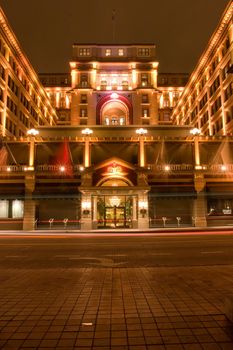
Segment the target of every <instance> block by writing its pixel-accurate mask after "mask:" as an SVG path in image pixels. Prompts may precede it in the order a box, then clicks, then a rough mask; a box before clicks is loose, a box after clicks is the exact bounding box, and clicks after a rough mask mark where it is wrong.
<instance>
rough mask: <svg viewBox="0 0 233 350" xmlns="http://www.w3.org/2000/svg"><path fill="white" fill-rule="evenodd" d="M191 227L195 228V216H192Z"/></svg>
mask: <svg viewBox="0 0 233 350" xmlns="http://www.w3.org/2000/svg"><path fill="white" fill-rule="evenodd" d="M192 225H193V226H196V217H195V216H192Z"/></svg>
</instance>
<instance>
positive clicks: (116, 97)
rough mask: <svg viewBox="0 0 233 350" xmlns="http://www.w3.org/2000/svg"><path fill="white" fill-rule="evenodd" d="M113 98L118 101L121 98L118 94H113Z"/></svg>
mask: <svg viewBox="0 0 233 350" xmlns="http://www.w3.org/2000/svg"><path fill="white" fill-rule="evenodd" d="M111 98H114V99H118V98H119V95H118V94H117V93H116V92H113V93H112V94H111Z"/></svg>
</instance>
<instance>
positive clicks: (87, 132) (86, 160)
mask: <svg viewBox="0 0 233 350" xmlns="http://www.w3.org/2000/svg"><path fill="white" fill-rule="evenodd" d="M82 134H83V135H85V147H84V166H85V168H88V167H89V166H90V165H91V162H90V158H91V157H90V140H89V136H90V135H91V134H93V130H91V129H89V128H86V129H83V130H82Z"/></svg>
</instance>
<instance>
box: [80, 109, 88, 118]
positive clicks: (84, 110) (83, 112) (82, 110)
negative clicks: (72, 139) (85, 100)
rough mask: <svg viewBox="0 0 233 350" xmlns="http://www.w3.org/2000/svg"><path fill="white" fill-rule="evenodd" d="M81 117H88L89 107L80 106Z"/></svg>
mask: <svg viewBox="0 0 233 350" xmlns="http://www.w3.org/2000/svg"><path fill="white" fill-rule="evenodd" d="M80 117H81V118H87V109H86V108H80Z"/></svg>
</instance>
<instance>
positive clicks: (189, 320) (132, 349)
mask: <svg viewBox="0 0 233 350" xmlns="http://www.w3.org/2000/svg"><path fill="white" fill-rule="evenodd" d="M0 281H1V284H0V348H1V349H25V350H26V349H27V350H29V349H63V350H69V349H77V350H162V349H163V350H178V349H188V350H197V349H203V350H215V349H222V350H232V349H233V326H232V324H230V322H228V321H227V320H226V318H225V316H224V298H225V296H227V295H229V294H231V293H232V291H233V266H211V267H208V266H207V267H205V266H203V267H202V266H201V267H160V268H156V267H152V268H146V267H143V268H122V269H119V268H114V269H112V268H99V269H95V268H62V269H61V268H57V269H34V270H32V269H30V266H28V268H26V269H11V268H8V269H6V270H4V269H3V268H1V267H0Z"/></svg>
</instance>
